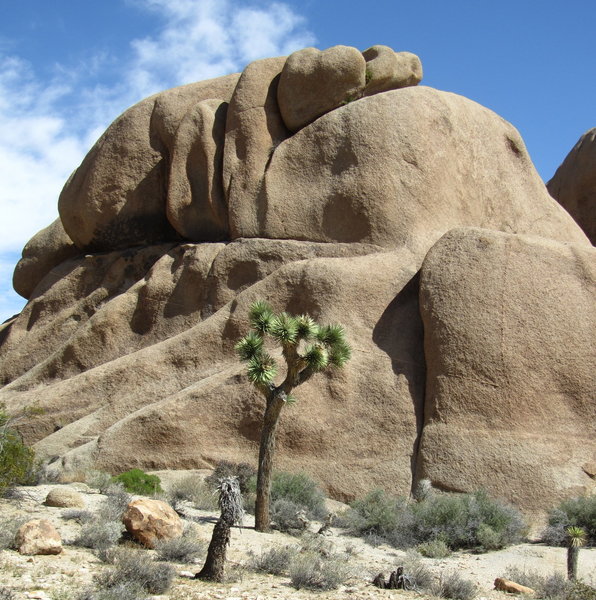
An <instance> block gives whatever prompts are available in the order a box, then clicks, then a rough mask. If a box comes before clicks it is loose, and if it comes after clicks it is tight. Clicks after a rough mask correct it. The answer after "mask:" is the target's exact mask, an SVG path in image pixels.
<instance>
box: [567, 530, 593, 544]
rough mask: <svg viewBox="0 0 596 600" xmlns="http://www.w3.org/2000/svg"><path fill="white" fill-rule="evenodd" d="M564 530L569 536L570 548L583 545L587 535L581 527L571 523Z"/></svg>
mask: <svg viewBox="0 0 596 600" xmlns="http://www.w3.org/2000/svg"><path fill="white" fill-rule="evenodd" d="M566 531H567V536H568V538H569V546H571V547H572V548H581V547H582V546H585V544H586V542H587V540H588V536H587V534H586V531H585V530H584V529H583V528H582V527H577V526H575V525H572V526H571V527H567V529H566Z"/></svg>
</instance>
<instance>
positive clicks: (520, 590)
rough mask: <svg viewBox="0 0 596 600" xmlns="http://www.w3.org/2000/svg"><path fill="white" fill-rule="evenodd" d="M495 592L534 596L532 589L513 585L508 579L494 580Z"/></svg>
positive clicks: (498, 578) (516, 584) (513, 582)
mask: <svg viewBox="0 0 596 600" xmlns="http://www.w3.org/2000/svg"><path fill="white" fill-rule="evenodd" d="M495 590H498V591H500V592H507V593H508V594H527V595H529V596H533V595H534V594H535V592H534V590H533V589H532V588H529V587H526V586H525V585H520V584H519V583H515V581H509V579H503V578H502V577H497V578H496V579H495Z"/></svg>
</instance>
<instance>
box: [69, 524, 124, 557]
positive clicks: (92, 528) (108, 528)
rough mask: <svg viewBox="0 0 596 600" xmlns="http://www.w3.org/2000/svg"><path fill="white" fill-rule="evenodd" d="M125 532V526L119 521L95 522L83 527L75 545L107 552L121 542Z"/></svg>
mask: <svg viewBox="0 0 596 600" xmlns="http://www.w3.org/2000/svg"><path fill="white" fill-rule="evenodd" d="M123 531H124V526H123V525H122V523H119V522H117V521H103V520H99V521H93V522H91V523H86V524H85V525H83V527H81V531H80V532H79V535H78V536H77V537H76V539H75V540H74V542H73V544H74V545H75V546H82V547H83V548H92V549H93V550H106V549H108V548H111V547H112V546H115V545H116V544H117V543H118V542H119V540H120V538H121V537H122V532H123Z"/></svg>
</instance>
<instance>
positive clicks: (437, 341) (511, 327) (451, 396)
mask: <svg viewBox="0 0 596 600" xmlns="http://www.w3.org/2000/svg"><path fill="white" fill-rule="evenodd" d="M420 311H421V314H422V320H423V322H424V350H425V357H426V368H427V384H426V401H425V405H424V426H423V433H422V439H421V442H420V452H419V457H418V465H417V475H418V477H419V478H427V479H430V480H431V482H432V484H433V486H435V487H436V488H439V489H444V490H451V491H453V490H456V491H473V490H474V489H477V488H485V489H487V490H490V491H491V492H492V493H493V494H496V495H501V496H503V497H506V498H508V499H509V500H510V501H512V502H513V503H514V504H516V505H518V506H523V507H524V508H525V509H526V511H529V512H534V513H540V512H541V511H545V510H547V509H548V508H550V507H552V506H553V505H554V504H555V503H556V501H557V500H560V499H562V498H564V497H568V496H573V495H583V494H586V493H590V492H593V491H594V489H595V485H594V480H593V478H592V477H590V475H589V474H588V472H587V471H586V470H585V469H584V468H583V466H584V465H589V463H590V462H591V461H593V460H594V457H595V454H596V403H595V402H594V399H595V398H596V354H595V353H594V335H595V333H596V249H594V248H590V247H586V246H580V245H569V244H561V243H559V242H554V241H552V240H547V239H544V238H537V237H526V236H517V235H510V234H505V233H500V232H496V231H488V230H483V229H456V230H453V231H450V232H449V233H448V234H447V235H445V236H444V237H443V238H441V240H440V241H439V242H438V243H437V244H435V246H434V247H433V248H432V249H431V251H430V252H429V253H428V255H427V257H426V259H425V260H424V263H423V265H422V270H421V273H420Z"/></svg>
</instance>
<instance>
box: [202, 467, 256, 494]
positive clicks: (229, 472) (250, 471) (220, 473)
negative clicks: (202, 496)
mask: <svg viewBox="0 0 596 600" xmlns="http://www.w3.org/2000/svg"><path fill="white" fill-rule="evenodd" d="M256 474H257V471H256V469H255V468H254V467H253V466H251V465H249V464H248V463H235V462H230V461H228V460H220V461H219V462H218V463H217V464H216V465H215V469H214V470H213V473H211V475H209V476H208V477H206V478H205V483H207V485H209V486H210V487H211V488H212V489H215V488H217V486H218V485H219V480H220V479H223V478H225V477H237V478H238V485H239V486H240V492H241V493H242V495H243V496H246V494H248V493H249V492H250V491H251V487H252V484H251V479H253V478H254V477H255V476H256Z"/></svg>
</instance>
